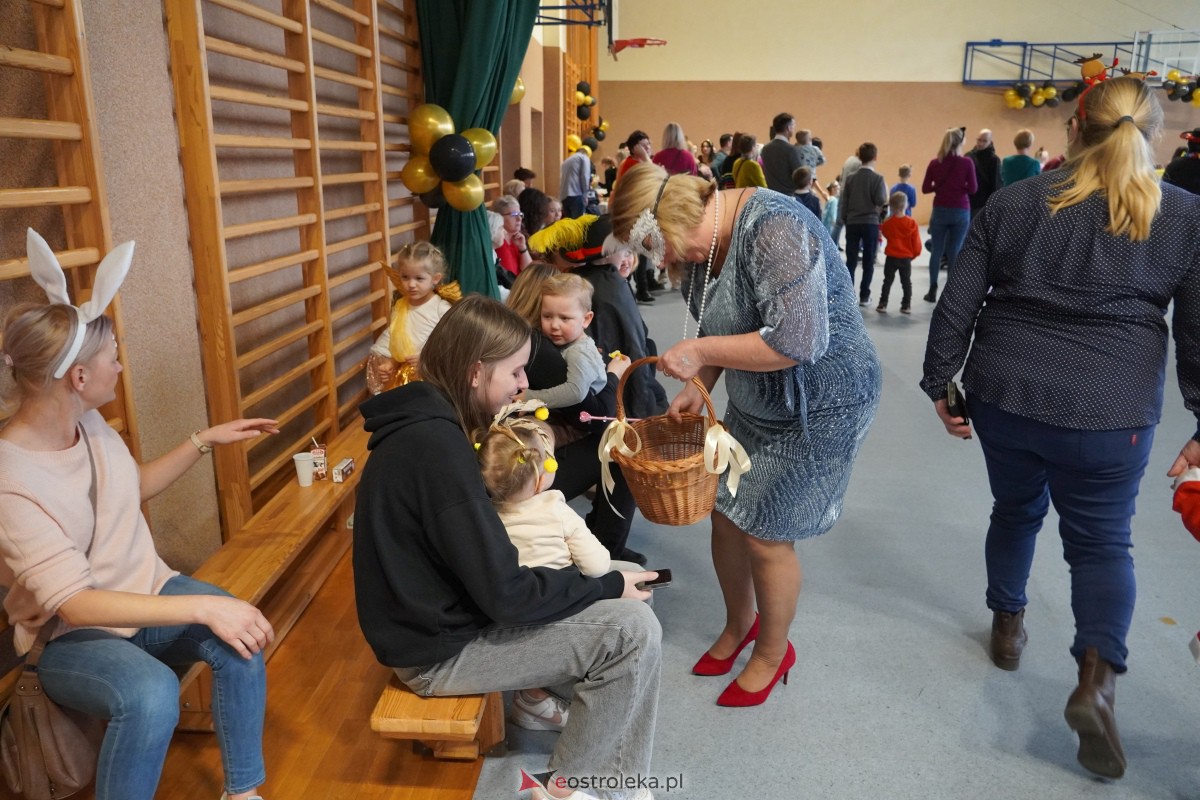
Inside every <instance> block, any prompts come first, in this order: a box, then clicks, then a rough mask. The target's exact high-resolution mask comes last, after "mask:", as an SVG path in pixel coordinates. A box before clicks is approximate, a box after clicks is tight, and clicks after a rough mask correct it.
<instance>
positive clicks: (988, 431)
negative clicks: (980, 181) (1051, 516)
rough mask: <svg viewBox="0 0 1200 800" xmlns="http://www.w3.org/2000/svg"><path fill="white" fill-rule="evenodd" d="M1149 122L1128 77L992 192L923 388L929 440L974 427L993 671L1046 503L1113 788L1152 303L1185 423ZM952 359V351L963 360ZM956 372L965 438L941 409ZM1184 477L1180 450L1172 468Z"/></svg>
mask: <svg viewBox="0 0 1200 800" xmlns="http://www.w3.org/2000/svg"><path fill="white" fill-rule="evenodd" d="M1161 126H1162V109H1161V108H1160V107H1159V104H1158V101H1157V100H1156V99H1155V98H1154V95H1153V93H1152V92H1151V90H1150V89H1149V88H1147V87H1146V85H1145V84H1144V83H1143V82H1142V81H1140V80H1138V79H1136V78H1114V79H1111V80H1107V81H1104V82H1101V83H1098V84H1096V85H1095V86H1094V87H1093V88H1091V89H1090V90H1088V91H1087V92H1086V93H1085V94H1084V96H1083V98H1082V99H1081V100H1080V103H1079V109H1078V111H1077V112H1076V113H1075V114H1074V115H1073V116H1072V117H1071V119H1070V120H1069V121H1068V123H1067V139H1068V143H1069V147H1068V155H1069V159H1068V161H1067V162H1066V163H1065V164H1064V165H1063V167H1062V169H1060V170H1057V171H1054V172H1050V173H1045V174H1043V175H1041V176H1038V177H1035V178H1030V179H1028V180H1025V181H1021V182H1019V183H1017V184H1014V185H1013V186H1010V187H1006V188H1004V189H1001V190H1000V191H999V192H997V193H996V194H994V195H992V197H991V199H990V200H989V201H988V204H987V206H986V207H985V208H984V209H983V211H982V212H981V213H980V214H979V216H978V217H977V218H976V221H975V222H974V224H973V226H972V228H971V232H970V235H969V238H968V241H967V245H966V248H965V249H964V250H963V251H962V253H961V254H960V256H959V259H958V262H957V264H956V266H955V269H954V271H953V272H952V273H951V276H950V280H949V283H948V285H947V287H946V292H945V294H944V295H943V297H942V299H941V302H940V303H939V304H938V306H937V308H936V309H935V311H934V315H933V320H932V323H931V325H930V329H929V342H928V345H927V347H926V351H925V366H924V377H923V379H922V381H921V388H922V389H924V390H925V392H926V393H927V394H928V395H929V396H930V398H932V399H933V401H934V407H935V409H936V411H937V414H938V416H939V417H940V418H941V420H942V422H943V424H944V425H945V427H946V430H947V431H948V432H949V433H950V434H951V435H952V436H957V437H960V438H964V439H965V438H969V437H970V435H971V431H972V424H973V426H974V429H975V430H976V431H977V432H978V433H979V439H980V443H981V445H982V449H983V455H984V460H985V462H986V463H987V469H988V479H989V482H990V484H991V489H992V496H993V500H994V502H993V506H992V514H991V524H990V526H989V528H988V533H987V541H986V546H985V559H986V563H987V577H988V587H987V605H988V607H989V608H991V609H992V611H993V620H992V637H991V645H990V650H991V657H992V661H993V662H994V663H995V664H996V666H998V667H1000V668H1001V669H1008V670H1015V669H1016V668H1017V665H1018V663H1019V660H1020V656H1021V651H1022V649H1023V647H1024V645H1025V640H1026V635H1025V627H1024V613H1025V604H1026V596H1025V585H1026V582H1027V580H1028V578H1029V570H1030V565H1031V564H1032V561H1033V552H1034V544H1035V541H1036V538H1037V533H1038V531H1039V529H1040V528H1041V525H1042V519H1043V517H1044V516H1045V514H1046V511H1047V509H1048V507H1049V504H1050V502H1051V501H1053V503H1054V506H1055V508H1056V510H1057V511H1058V513H1059V517H1060V520H1061V521H1060V525H1059V534H1060V536H1061V537H1062V540H1063V553H1064V557H1065V558H1066V561H1067V563H1068V564H1069V565H1070V569H1071V607H1072V609H1073V611H1074V614H1075V641H1074V643H1073V645H1072V647H1071V654H1072V655H1073V656H1074V657H1075V659H1076V660H1077V661H1078V663H1079V685H1078V688H1076V689H1075V691H1074V692H1073V693H1072V694H1071V696H1070V698H1069V700H1068V702H1067V707H1066V712H1065V715H1066V718H1067V722H1068V724H1069V725H1070V726H1071V727H1072V728H1073V729H1074V730H1075V731H1076V733H1077V734H1078V736H1079V761H1080V763H1081V764H1083V766H1085V767H1086V768H1088V769H1089V770H1091V771H1092V772H1095V773H1098V774H1101V775H1105V776H1108V777H1113V778H1117V777H1120V776H1121V775H1122V774H1123V773H1124V771H1125V755H1124V752H1123V750H1122V748H1121V742H1120V739H1119V737H1118V734H1117V726H1116V719H1115V716H1114V705H1113V704H1114V694H1113V690H1114V676H1115V675H1116V674H1120V673H1123V672H1125V658H1126V656H1127V654H1128V650H1127V648H1126V646H1125V637H1126V634H1127V632H1128V630H1129V625H1130V621H1131V619H1132V616H1133V605H1134V595H1135V588H1134V576H1133V558H1132V556H1131V554H1130V548H1131V546H1132V544H1131V534H1130V521H1131V519H1132V517H1133V511H1134V498H1135V497H1136V495H1137V491H1138V484H1139V483H1140V482H1141V478H1142V474H1143V472H1144V471H1145V468H1146V464H1147V460H1148V457H1149V454H1150V445H1151V441H1152V439H1153V437H1154V429H1155V426H1156V425H1157V423H1158V420H1159V417H1160V414H1161V411H1162V403H1163V384H1164V379H1165V375H1166V356H1167V323H1166V312H1167V307H1168V305H1169V304H1170V303H1172V301H1173V302H1174V304H1175V311H1174V317H1173V320H1172V328H1173V332H1174V336H1175V343H1176V354H1177V370H1178V375H1179V385H1180V388H1181V390H1182V392H1183V396H1184V403H1185V405H1186V406H1187V408H1188V409H1190V410H1191V411H1192V412H1193V413H1196V414H1198V415H1200V197H1197V196H1195V195H1190V194H1188V193H1187V192H1184V191H1182V190H1179V189H1177V188H1176V187H1173V186H1161V187H1160V185H1159V183H1158V180H1157V179H1156V177H1155V174H1154V161H1153V155H1152V152H1151V149H1150V145H1149V142H1150V141H1151V140H1152V139H1153V138H1154V137H1155V136H1156V135H1157V134H1158V132H1159V129H1160V128H1161ZM968 350H969V351H970V352H969V356H968ZM964 360H965V362H966V367H965V369H964V371H963V384H964V387H965V390H966V394H967V395H968V396H969V413H970V416H971V418H972V419H971V424H968V422H967V420H966V419H964V418H963V417H960V416H951V415H950V413H949V411H948V410H947V402H946V385H947V382H948V381H949V380H950V379H951V378H953V377H954V375H955V374H956V373H957V372H958V370H959V368H960V367H962V366H963V362H964ZM1189 465H1191V466H1195V465H1200V443H1198V442H1197V441H1196V440H1195V439H1193V440H1190V441H1189V442H1188V443H1187V445H1186V446H1185V447H1184V448H1183V451H1182V452H1181V453H1180V455H1179V457H1178V458H1177V459H1176V461H1175V463H1174V464H1173V465H1172V467H1171V471H1170V473H1169V474H1171V475H1175V474H1178V473H1180V472H1182V471H1183V469H1184V468H1185V467H1187V466H1189Z"/></svg>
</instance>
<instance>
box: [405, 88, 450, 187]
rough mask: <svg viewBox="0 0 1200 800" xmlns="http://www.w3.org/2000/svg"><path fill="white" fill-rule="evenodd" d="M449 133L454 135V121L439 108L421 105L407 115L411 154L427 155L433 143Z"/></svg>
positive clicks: (429, 104) (431, 105)
mask: <svg viewBox="0 0 1200 800" xmlns="http://www.w3.org/2000/svg"><path fill="white" fill-rule="evenodd" d="M449 133H454V120H452V119H450V112H449V111H447V110H446V109H444V108H442V107H441V106H437V105H434V104H433V103H423V104H421V105H419V106H417V107H416V108H414V109H413V110H412V112H411V113H410V114H409V115H408V138H409V141H411V142H412V148H413V152H414V153H416V154H417V155H419V156H427V155H429V148H431V147H433V143H434V142H436V141H437V140H438V139H440V138H442V137H443V136H445V135H446V134H449ZM426 191H428V189H427V190H426Z"/></svg>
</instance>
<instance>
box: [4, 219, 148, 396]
mask: <svg viewBox="0 0 1200 800" xmlns="http://www.w3.org/2000/svg"><path fill="white" fill-rule="evenodd" d="M25 252H26V254H27V255H28V256H29V272H30V275H32V277H33V279H34V281H36V282H37V285H38V286H40V287H42V289H43V290H44V291H45V292H46V297H47V298H48V299H49V300H50V302H51V303H59V304H61V305H64V306H71V308H72V309H74V311H75V324H74V330H72V332H71V335H70V336H69V337H68V338H67V346H66V347H65V348H64V349H63V351H62V353H60V354H59V356H58V359H57V360H56V361H55V362H54V379H55V380H58V379H59V378H61V377H62V376H63V375H66V374H67V370H68V369H70V368H71V364H73V363H74V362H75V357H76V356H78V355H79V349H80V348H81V347H83V337H84V334H85V333H87V326H88V323H89V322H91V321H92V320H94V319H97V318H98V317H100V316H101V315H102V314H103V313H104V309H106V308H108V304H109V303H111V302H112V299H113V297H115V296H116V294H117V290H118V289H120V288H121V283H122V282H123V281H124V280H125V276H126V275H127V274H128V273H129V265H130V264H131V263H133V242H125V243H124V244H120V245H117V246H116V247H115V248H113V250H112V252H110V253H109V254H108V255H106V256H105V257H104V260H103V261H101V262H100V266H99V267H97V268H96V282H95V284H94V285H93V286H92V297H91V299H90V300H88V301H87V302H86V303H84V304H82V305H79V306H76V305H74V304H72V303H71V298H70V295H68V294H67V275H66V272H65V271H64V270H63V268H62V265H61V264H59V263H58V258H57V257H56V256H55V255H54V251H53V250H51V249H50V245H48V244H46V240H45V239H43V238H42V237H41V236H40V235H39V234H38V232H37V231H35V230H34V229H33V228H30V229H29V231H28V233H27V234H26V236H25Z"/></svg>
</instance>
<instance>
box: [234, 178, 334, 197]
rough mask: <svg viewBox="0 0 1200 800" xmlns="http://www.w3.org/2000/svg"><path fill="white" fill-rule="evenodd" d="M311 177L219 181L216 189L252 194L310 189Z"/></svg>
mask: <svg viewBox="0 0 1200 800" xmlns="http://www.w3.org/2000/svg"><path fill="white" fill-rule="evenodd" d="M312 186H313V179H312V178H307V177H301V178H253V179H251V180H244V181H221V182H220V184H218V186H217V190H218V191H219V192H220V193H221V194H222V195H227V194H253V193H256V192H284V191H288V190H294V189H311V188H312Z"/></svg>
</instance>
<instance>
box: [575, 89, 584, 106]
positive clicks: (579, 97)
mask: <svg viewBox="0 0 1200 800" xmlns="http://www.w3.org/2000/svg"><path fill="white" fill-rule="evenodd" d="M586 101H587V95H586V94H584V93H583V92H581V91H579V90H576V91H575V105H577V106H582V105H585V103H586Z"/></svg>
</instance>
